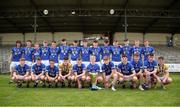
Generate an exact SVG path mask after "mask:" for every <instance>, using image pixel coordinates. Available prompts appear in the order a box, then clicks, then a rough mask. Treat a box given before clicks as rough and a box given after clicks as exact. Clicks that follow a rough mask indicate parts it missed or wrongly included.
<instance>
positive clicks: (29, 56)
mask: <svg viewBox="0 0 180 107" xmlns="http://www.w3.org/2000/svg"><path fill="white" fill-rule="evenodd" d="M31 46H32V41H31V40H27V41H26V47H24V50H23V51H24V54H23V55H24V58H25V63H26V64H27V65H28V66H30V67H31V66H32V62H33V56H34V48H32V47H31Z"/></svg>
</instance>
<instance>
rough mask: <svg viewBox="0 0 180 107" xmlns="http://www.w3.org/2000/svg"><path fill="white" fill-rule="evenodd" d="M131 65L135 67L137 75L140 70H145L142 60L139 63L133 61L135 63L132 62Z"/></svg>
mask: <svg viewBox="0 0 180 107" xmlns="http://www.w3.org/2000/svg"><path fill="white" fill-rule="evenodd" d="M131 64H132V65H133V67H134V70H135V72H136V73H138V72H139V71H140V70H142V69H143V63H142V61H141V60H139V61H137V62H136V61H134V60H133V61H131Z"/></svg>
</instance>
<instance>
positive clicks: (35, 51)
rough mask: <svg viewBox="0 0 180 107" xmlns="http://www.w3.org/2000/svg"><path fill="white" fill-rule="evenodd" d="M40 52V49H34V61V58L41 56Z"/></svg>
mask: <svg viewBox="0 0 180 107" xmlns="http://www.w3.org/2000/svg"><path fill="white" fill-rule="evenodd" d="M41 54H42V51H41V49H40V48H39V49H34V62H35V61H36V59H37V58H38V57H39V58H41Z"/></svg>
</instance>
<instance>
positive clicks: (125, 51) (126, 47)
mask: <svg viewBox="0 0 180 107" xmlns="http://www.w3.org/2000/svg"><path fill="white" fill-rule="evenodd" d="M122 53H123V54H125V55H126V56H127V58H128V61H131V59H132V47H131V46H130V45H129V40H128V39H125V40H124V46H123V47H122Z"/></svg>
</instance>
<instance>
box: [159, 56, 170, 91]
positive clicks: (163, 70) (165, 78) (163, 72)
mask: <svg viewBox="0 0 180 107" xmlns="http://www.w3.org/2000/svg"><path fill="white" fill-rule="evenodd" d="M156 78H157V84H158V83H159V84H160V85H161V87H162V88H163V89H166V88H165V85H167V84H170V83H171V82H172V78H170V77H169V71H168V66H167V65H165V64H164V57H158V68H157V73H156ZM157 84H156V85H157Z"/></svg>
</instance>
